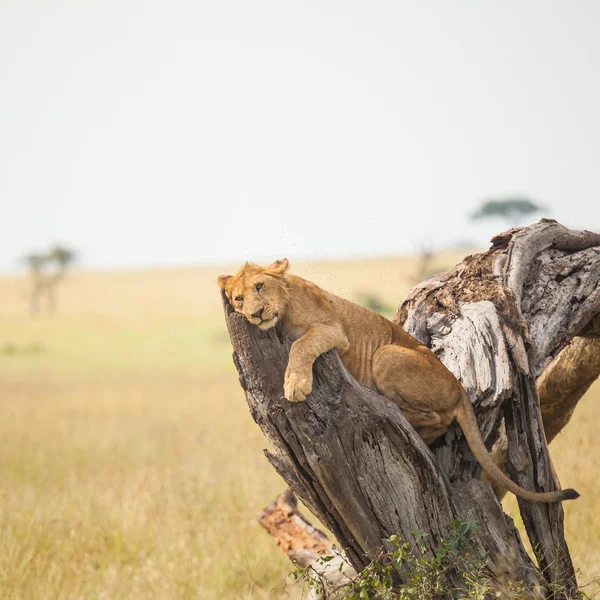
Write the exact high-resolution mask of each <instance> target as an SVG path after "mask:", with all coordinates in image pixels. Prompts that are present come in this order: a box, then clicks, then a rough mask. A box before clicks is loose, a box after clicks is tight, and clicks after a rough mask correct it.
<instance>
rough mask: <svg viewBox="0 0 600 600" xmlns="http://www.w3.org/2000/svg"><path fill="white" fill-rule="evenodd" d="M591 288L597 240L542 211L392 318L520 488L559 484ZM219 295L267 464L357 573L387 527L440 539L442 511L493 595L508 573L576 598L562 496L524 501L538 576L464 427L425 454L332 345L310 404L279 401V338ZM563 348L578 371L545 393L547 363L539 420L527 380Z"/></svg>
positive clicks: (285, 349) (596, 308)
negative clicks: (476, 525)
mask: <svg viewBox="0 0 600 600" xmlns="http://www.w3.org/2000/svg"><path fill="white" fill-rule="evenodd" d="M599 281H600V236H599V235H597V234H593V233H590V232H586V231H584V232H579V231H573V230H569V229H566V228H565V227H563V226H562V225H560V224H558V223H556V222H555V221H550V220H543V221H541V222H540V223H537V224H535V225H532V226H530V227H526V228H522V229H512V230H510V231H508V232H505V233H503V234H501V235H499V236H496V237H495V238H494V239H493V240H492V247H491V249H490V250H489V251H487V252H485V253H482V254H476V255H473V256H469V257H467V258H466V259H465V260H464V261H463V262H462V263H460V264H459V265H458V266H457V267H455V268H454V269H452V270H451V271H449V272H447V273H445V274H441V275H438V276H434V277H432V278H430V279H428V280H426V281H424V282H423V283H421V284H419V285H417V286H416V287H415V288H413V290H412V291H411V292H409V294H408V295H407V296H406V298H405V299H404V301H403V302H402V304H401V306H400V308H399V310H398V313H397V315H396V317H395V321H396V322H397V323H399V324H401V325H402V326H403V327H404V329H405V330H406V331H408V332H409V333H410V334H412V335H413V336H414V337H416V338H417V339H418V340H420V341H421V342H422V343H424V344H426V345H427V346H429V347H430V348H431V349H432V350H433V351H434V352H435V353H436V355H437V356H438V358H439V359H440V360H441V361H442V362H443V363H444V364H445V365H446V366H447V367H448V368H449V369H450V371H452V372H453V373H454V374H455V376H456V377H457V378H458V379H459V380H460V381H461V382H462V384H463V386H464V387H465V389H466V391H467V393H468V394H469V396H470V398H471V401H472V402H473V404H474V408H475V411H476V414H477V418H478V422H479V425H480V429H481V431H482V434H483V436H484V439H485V441H486V444H487V445H488V448H491V447H492V446H493V445H494V443H495V442H497V441H498V440H499V439H500V442H501V441H502V439H501V436H502V435H505V442H504V444H502V443H500V442H499V443H498V444H497V449H498V448H499V450H497V454H498V456H499V459H498V460H499V461H501V462H504V463H505V465H506V468H507V470H508V472H509V474H510V476H511V477H512V478H513V479H514V480H515V481H517V482H518V483H519V484H520V485H522V486H523V487H526V488H528V489H533V490H538V491H551V490H554V489H556V488H557V487H558V486H559V483H558V480H557V477H556V475H555V473H554V471H553V468H552V465H551V462H550V457H549V454H548V448H547V442H546V435H545V433H544V429H546V431H548V432H550V431H552V432H553V433H549V435H548V437H552V436H553V435H555V430H556V431H557V430H560V428H561V427H562V426H563V425H564V423H566V421H567V420H568V417H569V415H570V414H571V413H572V410H573V408H574V405H575V404H576V402H577V401H578V399H579V398H580V397H581V395H582V393H583V391H585V389H587V386H589V383H591V381H592V380H593V379H594V378H595V377H597V375H598V369H599V368H600V366H599V364H598V363H599V362H600V361H599V360H598V358H597V352H598V350H599V347H598V345H597V340H595V339H593V338H594V337H595V336H597V335H598V315H599V314H600V286H599ZM224 304H225V312H226V319H227V323H228V327H229V332H230V336H231V340H232V344H233V349H234V361H235V364H236V366H237V368H238V371H239V374H240V383H241V385H242V387H243V388H244V390H245V391H246V398H247V400H248V405H249V408H250V411H251V413H252V416H253V417H254V419H255V421H256V422H257V423H258V425H259V426H260V427H261V429H262V431H263V432H264V434H265V435H266V437H267V438H268V439H269V440H270V442H271V443H272V444H273V447H274V449H275V452H274V453H270V452H266V454H267V457H268V459H269V460H270V461H271V463H272V465H273V466H274V467H275V469H276V470H277V471H278V473H279V474H280V475H281V476H282V477H283V478H284V479H285V481H286V482H287V484H288V485H289V486H290V488H291V489H292V490H293V491H294V492H295V493H296V494H297V495H298V496H299V497H300V498H301V499H302V500H303V502H304V503H305V504H306V505H307V506H308V507H309V508H310V510H311V511H312V512H313V513H314V514H315V515H316V516H317V517H318V518H319V519H320V520H321V522H323V523H324V524H325V525H326V526H327V527H328V528H329V529H330V530H331V531H332V533H333V534H334V535H335V536H336V538H337V540H338V542H339V544H340V546H341V547H342V548H343V549H344V550H345V552H346V555H347V557H348V559H349V561H350V562H351V563H352V566H353V567H354V568H355V569H356V570H357V571H360V570H362V569H363V568H364V567H365V566H366V565H367V564H369V562H370V561H371V560H372V559H373V558H374V557H376V556H377V555H378V553H379V552H380V549H381V548H382V546H383V547H385V546H386V540H387V539H388V538H389V537H390V536H391V535H393V534H398V535H399V536H400V537H402V538H403V539H405V540H411V539H413V532H416V531H418V530H420V529H422V530H424V531H426V532H427V534H428V535H427V537H426V538H425V544H426V546H427V549H428V550H429V551H431V552H433V551H434V550H435V548H436V546H438V544H439V543H440V542H441V541H442V540H443V539H447V538H448V531H447V524H448V523H449V522H450V521H451V520H453V519H455V518H462V519H477V520H479V521H480V522H481V529H480V531H479V540H478V541H479V543H480V545H481V546H482V547H483V548H485V550H486V553H487V567H488V568H489V570H490V573H491V577H492V583H493V585H494V587H495V588H496V589H497V590H499V591H501V592H502V593H503V594H504V595H506V596H507V597H509V596H510V590H509V587H510V581H517V582H520V583H521V584H522V585H525V586H527V587H528V588H529V589H530V594H529V595H530V597H532V598H541V597H543V596H544V593H543V592H542V588H543V587H545V588H546V591H547V592H548V590H549V589H550V588H551V586H552V585H553V584H558V585H560V586H561V588H562V589H564V590H565V594H563V596H562V597H565V596H566V597H576V596H577V582H576V580H575V575H574V571H573V565H572V563H571V559H570V555H569V550H568V547H567V544H566V541H565V539H564V532H563V510H562V506H561V505H560V504H539V503H530V502H526V501H521V500H520V501H519V507H520V510H521V515H522V517H523V521H524V523H525V527H526V530H527V533H528V535H529V538H530V540H531V543H532V546H533V547H534V549H535V554H536V558H537V561H538V564H539V567H540V569H541V571H540V570H537V569H535V568H534V565H533V564H532V562H531V560H530V558H529V557H528V555H527V553H526V552H525V551H524V549H523V546H522V544H521V540H520V538H519V536H518V533H517V531H516V529H515V528H514V526H513V523H512V521H511V520H510V518H509V517H507V516H506V515H505V514H504V513H503V511H502V508H501V505H500V504H499V502H498V500H497V497H496V495H495V494H494V493H493V491H492V488H491V486H490V485H489V484H488V483H487V482H485V481H483V480H481V479H479V476H480V474H481V469H480V466H479V464H478V463H477V461H476V460H475V459H474V457H473V455H472V454H471V452H470V450H469V448H468V446H467V444H466V441H465V439H464V437H463V435H462V431H461V430H460V427H459V426H457V425H453V426H452V427H451V428H450V429H449V430H448V432H447V434H446V435H445V436H444V437H443V438H441V439H439V440H436V442H435V443H434V445H433V446H432V448H428V447H427V446H426V445H425V444H424V443H423V441H422V440H421V439H420V438H419V437H418V435H417V434H416V433H415V432H414V430H413V429H412V427H411V426H410V425H409V424H408V423H407V422H406V420H405V419H404V417H403V416H402V413H401V411H400V409H399V408H398V407H397V406H396V405H395V404H393V403H392V402H390V401H389V400H387V399H385V398H383V397H382V396H380V395H378V394H377V393H375V392H372V391H370V390H367V389H365V388H364V387H362V386H360V385H359V384H358V383H357V382H356V381H355V380H354V379H353V378H352V377H351V376H350V375H349V373H348V372H347V371H346V369H345V368H344V366H343V364H342V362H341V360H340V359H339V357H338V356H337V354H336V352H335V351H332V352H329V353H327V354H325V355H323V356H322V357H320V358H319V359H318V360H317V362H316V363H315V367H314V374H315V385H314V389H313V392H312V394H311V395H310V396H309V398H308V399H307V401H306V402H303V403H289V402H287V401H286V400H285V399H284V398H283V393H282V390H283V376H284V371H285V367H286V364H287V359H288V353H289V348H290V342H289V341H288V340H285V339H278V337H277V334H276V332H275V331H269V332H267V333H264V332H261V331H260V330H259V329H258V328H256V327H253V326H252V325H250V324H249V323H248V322H247V321H246V320H245V318H244V317H242V316H241V315H239V314H236V313H234V312H233V310H232V309H231V307H230V306H229V305H228V304H227V302H226V301H225V300H224ZM582 335H585V336H588V338H586V340H585V342H581V341H579V340H578V341H577V342H575V344H578V345H579V346H580V347H579V348H577V347H575V346H571V347H570V349H566V350H563V349H565V348H567V347H568V344H569V343H570V342H571V340H572V339H573V338H575V337H576V336H582ZM573 348H575V349H573ZM561 351H562V353H561ZM557 357H558V358H557ZM564 357H566V358H565V359H564V360H565V361H566V360H569V361H571V363H574V364H571V366H570V369H576V371H577V373H578V376H577V377H574V378H571V385H570V387H569V385H562V384H559V385H558V386H556V385H555V386H554V387H555V388H557V389H558V396H559V397H558V398H557V397H556V395H555V394H553V393H552V392H551V390H552V389H553V388H552V378H553V377H554V382H555V383H556V382H557V381H558V382H561V381H565V370H564V369H562V370H561V369H559V368H557V369H555V374H554V375H552V373H551V371H550V370H549V371H548V373H549V375H548V377H549V379H548V382H546V385H545V387H541V388H540V389H541V390H542V389H543V390H544V391H543V394H542V396H543V399H544V400H545V405H544V406H545V407H546V409H547V410H546V412H545V413H544V414H545V416H544V419H543V418H542V414H541V412H540V408H539V404H538V394H537V390H536V380H537V379H538V378H539V377H540V376H541V375H542V374H544V371H545V370H546V368H547V367H548V365H549V364H550V363H551V362H552V361H553V359H556V360H555V362H554V363H553V365H557V364H559V363H560V362H562V360H561V359H563V358H564ZM584 357H587V358H585V359H584ZM581 382H584V383H583V384H582V383H581ZM585 382H587V385H586V383H585ZM424 384H425V385H426V382H424ZM582 390H583V391H582ZM503 450H504V451H505V452H503ZM403 576H406V574H403V573H400V574H399V579H400V581H401V580H402V577H403ZM448 577H449V578H450V579H451V578H452V577H454V575H453V574H450V573H449V574H448ZM548 593H549V592H548ZM557 597H561V596H560V595H559V596H557Z"/></svg>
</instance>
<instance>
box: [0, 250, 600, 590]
mask: <svg viewBox="0 0 600 600" xmlns="http://www.w3.org/2000/svg"><path fill="white" fill-rule="evenodd" d="M459 258H460V256H458V255H456V256H452V257H446V259H445V260H444V261H442V262H440V265H439V266H440V268H445V267H447V266H449V265H450V264H453V263H454V262H456V261H457V260H458V259H459ZM293 268H294V271H295V272H297V273H299V274H303V275H305V276H306V277H308V278H310V279H311V280H313V281H315V282H317V283H320V284H322V285H324V286H325V287H327V288H328V289H330V290H331V291H334V292H336V293H339V294H343V295H345V296H346V297H349V298H358V297H359V296H360V295H363V296H364V294H371V295H373V296H375V297H377V298H378V299H380V300H381V302H382V303H384V304H385V305H386V306H395V305H397V303H398V300H399V298H400V297H401V296H402V294H403V293H404V291H405V290H406V289H408V287H410V285H411V284H412V280H413V278H414V263H413V262H412V261H411V260H410V259H401V258H398V259H392V258H386V259H377V260H371V261H367V260H360V261H353V262H331V263H311V264H298V265H293ZM219 272H220V269H181V270H168V269H163V270H156V271H139V272H116V273H87V272H82V273H74V274H72V275H70V276H69V277H68V279H67V280H66V281H65V282H64V284H63V286H62V287H61V288H60V290H59V294H58V302H59V314H58V315H55V316H47V315H42V316H41V317H39V318H37V319H31V318H30V317H29V316H28V315H27V314H26V311H27V285H28V282H27V279H26V278H19V277H4V278H0V541H1V548H2V552H0V590H1V593H0V597H2V598H4V597H6V598H11V599H15V600H16V599H26V600H30V599H31V600H36V599H40V600H41V599H42V598H60V599H69V600H70V599H76V598H82V599H86V600H88V599H99V600H100V599H111V600H112V599H120V598H123V599H125V598H127V599H133V600H135V599H147V598H161V599H162V598H182V599H185V598H207V599H208V598H211V599H216V598H224V599H232V600H237V599H240V600H241V599H244V600H248V599H263V598H290V599H292V600H293V599H294V598H298V597H300V590H299V589H298V588H294V587H291V588H290V587H284V586H285V576H286V574H287V573H288V571H289V570H290V563H289V562H288V560H287V558H286V557H285V556H284V555H282V554H281V553H280V552H279V551H278V550H277V549H276V548H275V545H274V544H273V542H272V540H271V539H270V538H269V536H268V535H267V534H266V533H265V532H264V531H263V530H262V529H261V528H260V526H259V525H258V524H257V522H256V518H255V516H256V513H257V512H258V511H259V510H260V509H262V508H263V507H264V506H265V505H266V504H268V503H269V502H270V501H271V500H272V499H273V498H274V497H275V496H276V495H277V494H278V493H279V492H280V491H281V490H282V488H283V482H282V481H281V479H280V478H279V477H278V476H277V474H276V473H275V472H274V471H273V470H272V469H271V467H270V466H269V464H268V463H267V461H266V459H265V458H264V456H263V453H262V449H263V448H264V447H265V446H266V440H265V439H264V437H263V436H262V434H261V432H260V430H259V429H258V427H257V426H256V425H255V424H254V422H253V421H252V419H251V417H250V415H249V413H248V410H247V407H246V404H245V400H244V396H243V393H242V390H241V389H240V387H239V384H238V382H237V376H236V373H235V370H234V368H233V365H232V362H231V348H230V345H229V340H228V337H227V333H226V331H225V326H224V321H223V318H222V314H221V309H220V300H219V294H218V290H217V288H216V286H215V285H214V280H215V278H216V275H217V274H219ZM358 282H361V283H360V284H359V283H358ZM599 401H600V387H599V386H598V385H596V386H595V387H594V388H593V390H591V391H590V392H589V393H588V395H587V397H586V398H584V400H583V401H582V403H581V405H580V407H579V408H578V410H577V412H576V414H575V416H574V417H573V422H572V423H571V424H570V425H569V426H568V427H567V429H566V430H565V432H564V433H563V434H561V435H560V436H559V437H558V438H557V440H556V441H555V442H554V443H553V445H552V454H553V458H554V462H555V466H556V468H557V471H558V473H559V474H560V475H561V477H562V480H563V482H564V484H565V485H568V486H569V487H575V488H576V489H578V490H579V491H580V492H581V493H582V498H580V499H579V500H577V501H576V502H570V503H566V504H565V513H566V530H567V531H566V533H567V539H568V541H569V543H570V547H571V551H572V554H573V559H574V562H575V565H576V566H577V567H579V568H580V569H581V571H582V574H581V577H580V579H581V580H582V582H586V581H588V580H590V579H591V578H592V577H593V576H595V575H598V574H599V572H600V569H599V568H598V567H597V565H598V563H599V562H600V550H599V548H600V544H599V542H600V522H598V521H597V515H598V514H600V501H598V499H597V498H598V493H599V492H600V485H599V484H598V482H597V479H596V476H595V473H596V470H595V462H596V459H595V456H596V455H597V453H598V450H599V449H600V442H598V441H597V440H598V436H597V435H595V432H596V431H597V429H598V426H600V423H599V420H600V419H599V415H600V411H599V410H598V409H597V406H598V405H599ZM505 504H506V506H507V510H508V511H510V512H511V513H513V515H516V514H517V513H518V511H517V509H516V503H515V502H513V501H512V499H508V500H507V501H506V502H505ZM588 591H590V590H588Z"/></svg>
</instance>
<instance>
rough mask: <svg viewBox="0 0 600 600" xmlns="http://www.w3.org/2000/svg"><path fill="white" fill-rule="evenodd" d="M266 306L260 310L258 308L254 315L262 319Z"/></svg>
mask: <svg viewBox="0 0 600 600" xmlns="http://www.w3.org/2000/svg"><path fill="white" fill-rule="evenodd" d="M264 310H265V309H264V307H263V308H261V309H260V310H257V311H256V312H255V313H253V314H252V316H253V317H256V318H257V319H262V315H263V311H264Z"/></svg>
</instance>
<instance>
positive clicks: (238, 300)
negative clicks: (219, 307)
mask: <svg viewBox="0 0 600 600" xmlns="http://www.w3.org/2000/svg"><path fill="white" fill-rule="evenodd" d="M235 301H236V302H243V301H244V296H236V298H235Z"/></svg>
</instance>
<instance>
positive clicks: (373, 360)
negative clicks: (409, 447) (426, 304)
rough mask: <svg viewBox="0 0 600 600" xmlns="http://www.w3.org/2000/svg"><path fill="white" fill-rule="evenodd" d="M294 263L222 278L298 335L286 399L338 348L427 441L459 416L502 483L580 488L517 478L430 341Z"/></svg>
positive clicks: (241, 306) (250, 267) (250, 315)
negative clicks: (494, 453)
mask: <svg viewBox="0 0 600 600" xmlns="http://www.w3.org/2000/svg"><path fill="white" fill-rule="evenodd" d="M288 267H289V263H288V261H287V260H286V259H283V260H279V261H277V262H275V263H273V264H272V265H270V266H268V267H261V266H258V265H254V264H250V263H246V264H245V265H244V266H243V267H242V268H241V269H240V271H239V272H238V273H237V274H236V275H227V276H221V277H219V279H218V285H219V286H220V287H221V288H223V289H224V290H225V293H226V295H227V298H228V300H229V302H230V303H231V305H232V306H233V308H234V310H235V311H236V312H239V313H241V314H243V315H244V316H245V317H246V318H247V319H248V320H249V321H250V322H251V323H253V324H254V325H256V326H257V327H259V328H260V329H262V330H267V329H271V328H272V327H275V326H277V327H279V328H281V329H282V330H283V332H284V333H285V334H286V335H287V336H288V337H290V338H291V339H292V340H293V344H292V347H291V350H290V358H289V362H288V367H287V369H286V372H285V381H284V395H285V397H286V399H287V400H289V401H290V402H300V401H303V400H305V399H306V397H307V396H308V395H309V394H310V392H311V390H312V386H313V374H312V367H313V364H314V362H315V360H316V358H317V357H318V356H320V355H321V354H323V353H324V352H327V351H328V350H331V349H332V348H336V349H337V351H338V353H339V355H340V357H341V359H342V361H343V363H344V365H345V366H346V368H347V369H348V371H350V373H351V374H352V376H353V377H354V378H355V379H356V380H357V381H358V382H359V383H361V384H362V385H364V386H365V387H367V388H369V389H372V390H375V391H377V392H379V393H380V394H382V395H383V396H385V397H386V398H389V399H390V400H392V401H393V402H395V403H396V404H397V405H398V406H399V407H400V408H401V409H402V412H403V414H404V416H405V417H406V419H407V421H408V422H409V423H410V424H411V425H412V426H413V427H414V428H415V430H416V431H417V433H418V434H419V435H420V436H421V437H422V438H423V440H424V441H425V442H426V443H427V444H431V443H432V442H433V441H434V440H435V439H436V438H438V437H439V436H441V435H443V434H444V433H445V432H446V430H447V429H448V427H449V425H450V424H451V423H452V421H454V420H455V419H456V420H457V421H458V423H459V424H460V426H461V428H462V430H463V432H464V434H465V438H466V439H467V442H468V444H469V447H470V448H471V450H472V452H473V454H474V455H475V457H476V458H477V460H478V461H479V463H480V464H481V466H482V468H483V469H484V471H485V472H486V473H487V475H488V477H489V478H490V479H491V480H492V481H493V482H494V483H496V484H497V485H498V486H501V487H505V488H507V489H508V490H510V491H511V492H513V493H514V494H516V495H517V496H520V497H521V498H525V499H527V500H532V501H537V502H557V501H560V500H566V499H570V498H576V497H577V496H578V494H577V492H575V491H574V490H563V491H559V492H547V493H536V492H531V491H528V490H525V489H524V488H521V487H520V486H518V485H517V484H516V483H514V482H513V481H512V480H510V479H509V478H508V477H507V476H506V475H505V474H504V473H503V472H502V471H501V470H500V469H499V468H498V466H497V465H496V464H495V463H494V462H493V461H492V459H491V457H490V454H489V453H488V451H487V449H486V447H485V444H484V443H483V439H482V437H481V432H480V431H479V427H478V425H477V421H476V419H475V414H474V412H473V407H472V405H471V401H470V400H469V397H468V396H467V394H466V392H465V391H464V389H463V387H462V386H461V384H460V382H459V381H458V380H457V379H456V378H455V377H454V375H452V373H451V372H450V371H448V369H447V368H446V367H445V366H444V365H443V364H442V363H441V362H440V361H439V360H438V359H437V358H436V356H435V355H434V354H433V352H431V350H429V348H427V347H426V346H423V345H422V344H420V343H419V342H418V341H417V340H416V339H415V338H413V337H412V336H411V335H409V334H408V333H406V332H405V331H404V330H403V329H402V328H401V327H399V326H397V325H395V324H394V323H392V322H391V321H388V320H387V319H385V318H384V317H382V316H381V315H379V314H377V313H375V312H372V311H370V310H367V309H366V308H363V307H362V306H359V305H358V304H354V303H353V302H349V301H348V300H344V299H343V298H339V297H337V296H334V295H333V294H330V293H329V292H326V291H325V290H323V289H321V288H320V287H318V286H317V285H315V284H314V283H311V282H310V281H306V280H305V279H302V278H300V277H296V276H295V275H291V274H289V273H287V270H288Z"/></svg>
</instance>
